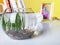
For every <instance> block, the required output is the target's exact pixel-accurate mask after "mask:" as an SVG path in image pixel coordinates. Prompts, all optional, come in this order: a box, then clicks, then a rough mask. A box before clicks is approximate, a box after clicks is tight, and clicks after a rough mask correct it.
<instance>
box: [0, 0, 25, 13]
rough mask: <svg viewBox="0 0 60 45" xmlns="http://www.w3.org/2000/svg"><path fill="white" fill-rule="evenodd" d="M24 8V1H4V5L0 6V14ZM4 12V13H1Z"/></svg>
mask: <svg viewBox="0 0 60 45" xmlns="http://www.w3.org/2000/svg"><path fill="white" fill-rule="evenodd" d="M22 8H25V4H24V0H4V4H3V5H2V6H1V4H0V9H1V10H0V13H2V12H18V11H21V12H22V11H23V10H21V9H22ZM3 10H4V11H3Z"/></svg>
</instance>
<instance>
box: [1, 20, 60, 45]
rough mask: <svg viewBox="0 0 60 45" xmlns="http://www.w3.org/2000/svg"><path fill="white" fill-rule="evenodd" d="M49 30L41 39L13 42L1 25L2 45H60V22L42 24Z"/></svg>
mask: <svg viewBox="0 0 60 45" xmlns="http://www.w3.org/2000/svg"><path fill="white" fill-rule="evenodd" d="M42 24H43V26H45V27H44V29H47V31H46V30H45V31H46V32H44V33H43V34H42V35H40V36H39V37H36V38H33V39H27V40H13V39H11V38H9V37H8V36H7V35H6V34H5V32H4V31H3V30H2V26H1V24H0V45H60V21H58V20H55V21H52V22H45V23H42Z"/></svg>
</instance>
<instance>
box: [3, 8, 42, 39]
mask: <svg viewBox="0 0 60 45" xmlns="http://www.w3.org/2000/svg"><path fill="white" fill-rule="evenodd" d="M9 10H10V9H6V10H5V12H4V14H3V15H2V28H3V30H4V31H5V32H6V34H7V35H8V36H9V37H11V38H13V39H17V40H21V39H29V38H32V37H33V36H34V34H36V32H35V31H38V30H42V24H38V23H37V22H38V21H37V18H36V15H35V13H34V11H33V10H32V9H31V8H28V9H15V10H12V11H9ZM36 25H38V26H39V29H38V27H37V26H36ZM40 25H41V26H40ZM40 27H41V28H40ZM34 32H35V33H34ZM37 33H38V34H40V33H39V31H38V32H37Z"/></svg>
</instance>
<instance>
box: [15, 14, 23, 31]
mask: <svg viewBox="0 0 60 45" xmlns="http://www.w3.org/2000/svg"><path fill="white" fill-rule="evenodd" d="M15 25H16V30H17V31H19V30H21V26H22V22H21V17H20V16H19V13H17V14H16V20H15Z"/></svg>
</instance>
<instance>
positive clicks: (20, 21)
mask: <svg viewBox="0 0 60 45" xmlns="http://www.w3.org/2000/svg"><path fill="white" fill-rule="evenodd" d="M6 27H7V28H8V30H15V31H20V30H24V28H25V16H22V17H21V16H20V15H19V13H17V14H16V19H15V23H11V22H10V19H9V20H8V21H7V22H6V21H5V19H4V15H2V28H3V29H4V30H7V28H6Z"/></svg>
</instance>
